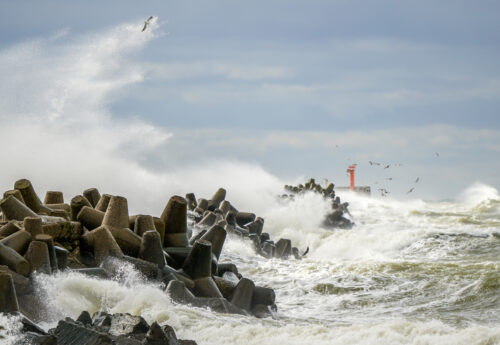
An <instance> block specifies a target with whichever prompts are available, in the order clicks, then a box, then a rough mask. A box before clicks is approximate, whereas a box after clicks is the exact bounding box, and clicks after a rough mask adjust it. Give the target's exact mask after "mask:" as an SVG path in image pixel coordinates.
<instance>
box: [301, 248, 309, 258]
mask: <svg viewBox="0 0 500 345" xmlns="http://www.w3.org/2000/svg"><path fill="white" fill-rule="evenodd" d="M307 253H309V247H307V248H306V251H305V252H304V253H303V254H302V257H304V256H306V255H307Z"/></svg>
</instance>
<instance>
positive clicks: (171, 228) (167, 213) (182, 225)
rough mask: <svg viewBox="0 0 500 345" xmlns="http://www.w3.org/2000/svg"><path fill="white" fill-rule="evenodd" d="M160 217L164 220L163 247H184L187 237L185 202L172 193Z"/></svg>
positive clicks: (186, 243)
mask: <svg viewBox="0 0 500 345" xmlns="http://www.w3.org/2000/svg"><path fill="white" fill-rule="evenodd" d="M160 219H161V220H163V221H164V222H165V242H164V243H163V246H164V247H185V246H187V245H188V239H187V202H186V199H184V198H183V197H181V196H178V195H174V196H172V197H171V198H170V200H168V203H167V205H166V206H165V209H164V210H163V212H162V214H161V216H160Z"/></svg>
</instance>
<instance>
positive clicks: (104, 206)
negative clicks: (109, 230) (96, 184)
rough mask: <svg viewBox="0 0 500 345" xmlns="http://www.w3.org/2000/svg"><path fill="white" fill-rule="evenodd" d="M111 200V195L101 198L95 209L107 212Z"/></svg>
mask: <svg viewBox="0 0 500 345" xmlns="http://www.w3.org/2000/svg"><path fill="white" fill-rule="evenodd" d="M110 200H111V195H109V194H103V195H101V198H100V199H99V201H98V202H97V204H96V205H95V209H96V210H98V211H101V212H106V210H107V209H108V204H109V201H110Z"/></svg>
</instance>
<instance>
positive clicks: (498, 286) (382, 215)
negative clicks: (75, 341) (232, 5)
mask: <svg viewBox="0 0 500 345" xmlns="http://www.w3.org/2000/svg"><path fill="white" fill-rule="evenodd" d="M151 29H152V30H148V31H146V32H145V33H143V34H141V35H139V34H138V32H140V31H139V30H138V25H137V24H124V25H121V26H119V27H115V28H110V29H108V30H107V31H105V32H99V33H94V34H90V35H87V36H81V37H72V36H71V35H69V33H65V32H62V33H60V34H57V35H55V36H54V37H51V38H49V39H39V40H35V41H32V42H27V43H24V44H21V45H18V46H14V47H12V48H10V49H9V50H6V51H0V72H1V74H2V75H5V76H8V78H2V79H1V80H0V92H1V94H2V96H3V97H1V100H0V136H1V137H2V138H3V140H4V143H9V144H10V145H12V148H13V149H11V150H4V151H3V155H2V158H3V164H4V166H5V167H8V168H5V169H2V170H1V171H0V177H1V178H0V181H1V182H0V184H1V187H2V188H3V189H4V190H7V189H10V188H12V185H13V183H14V181H15V180H17V179H19V178H22V177H26V178H29V179H31V180H32V182H33V184H34V186H35V188H36V189H37V191H38V192H39V193H40V194H42V193H43V192H44V191H46V190H62V191H64V192H65V198H66V201H68V200H69V198H71V197H72V196H74V195H76V194H79V193H81V191H83V190H84V189H85V188H88V187H93V186H95V187H98V188H99V190H100V191H101V192H103V193H110V194H120V195H124V196H126V197H127V198H128V200H129V208H130V212H131V214H134V213H139V212H140V213H151V214H154V215H158V214H159V213H160V212H161V210H162V209H163V207H164V206H165V204H166V202H167V200H168V198H169V197H170V196H171V195H173V194H180V195H183V194H185V193H186V192H191V191H192V192H195V193H196V195H197V197H205V198H208V197H210V196H211V195H212V193H213V192H214V191H215V190H216V189H217V188H218V187H224V188H226V190H227V191H228V193H227V199H228V200H230V201H231V202H232V203H233V204H234V205H235V206H236V207H238V208H239V209H240V210H244V211H252V212H255V213H257V215H259V216H261V217H263V218H265V227H264V229H265V231H266V232H269V233H270V235H271V237H272V238H274V239H278V238H280V237H286V238H290V239H291V240H292V242H293V244H294V245H295V246H297V247H298V248H299V249H300V250H301V251H303V250H305V249H306V248H307V247H310V253H309V255H308V256H307V257H306V258H305V259H303V260H301V261H296V260H293V259H292V260H288V261H283V260H275V259H272V260H267V259H264V258H261V257H258V256H256V255H255V253H254V252H253V250H252V249H251V248H250V246H249V245H248V243H244V242H242V241H241V240H240V239H237V238H233V237H229V238H228V240H227V242H226V245H225V247H224V251H223V254H222V260H223V261H231V262H234V263H235V264H236V265H237V266H238V268H239V269H240V272H241V273H242V274H243V275H244V276H247V277H249V278H251V279H252V280H254V281H255V282H256V284H258V285H263V286H269V287H273V288H274V289H275V290H276V294H277V303H278V308H279V312H278V318H277V319H276V320H271V319H263V320H259V319H255V318H247V317H242V316H235V315H221V314H215V313H213V312H211V311H209V310H204V309H198V308H191V307H188V306H182V305H176V304H174V303H172V302H171V301H170V300H169V298H168V297H167V296H166V295H165V294H164V293H163V291H162V287H161V286H156V285H152V284H145V283H144V282H143V280H142V279H141V277H140V276H138V273H137V272H134V271H133V270H132V269H130V268H127V267H125V268H124V270H123V274H122V275H121V276H120V277H119V278H117V279H116V280H99V279H92V278H88V277H85V276H82V275H79V274H76V273H59V274H57V275H54V276H43V275H40V276H38V277H37V278H36V281H37V287H38V291H39V293H40V294H43V295H44V296H45V297H46V300H47V302H48V303H47V304H48V308H49V314H48V315H47V322H46V324H44V327H46V328H49V327H51V326H54V323H55V322H56V321H57V320H58V319H61V318H63V317H65V316H70V317H77V316H78V314H79V313H80V312H81V311H82V310H88V311H90V312H91V313H92V312H95V311H97V310H106V311H110V312H129V313H132V314H137V315H142V316H143V317H145V318H146V320H147V321H148V322H151V321H153V320H157V321H159V322H161V323H168V324H170V325H172V326H173V327H174V328H175V330H176V332H177V334H178V336H179V337H180V338H192V339H195V340H197V341H198V343H199V344H260V345H262V344H278V343H282V344H304V343H308V344H347V343H349V344H467V345H470V344H497V343H500V256H499V255H498V252H499V250H500V235H499V234H500V197H499V194H498V191H497V190H496V189H495V188H494V187H492V186H488V185H484V184H481V183H479V182H478V183H476V184H474V185H472V186H470V187H469V188H467V189H466V190H464V192H463V193H462V195H460V196H459V197H458V198H457V199H456V200H454V201H425V200H420V199H412V200H398V199H394V198H378V197H364V196H360V195H356V194H352V193H349V192H346V193H341V194H340V195H341V197H342V199H343V201H348V202H349V204H350V206H349V209H350V212H351V214H352V220H353V221H354V222H355V223H356V226H355V227H354V228H353V229H351V230H338V229H337V230H333V231H332V230H329V229H324V228H323V227H322V219H323V217H324V215H325V214H326V213H327V212H328V211H329V208H330V205H329V204H328V203H327V202H326V201H325V200H323V199H322V198H321V197H320V196H318V195H315V194H304V195H301V196H298V197H297V198H296V199H295V200H294V201H290V202H285V201H283V200H281V199H279V198H278V197H277V195H279V194H282V193H283V190H282V186H283V185H284V181H282V180H281V179H280V178H278V177H276V176H273V175H272V174H270V173H268V172H267V171H265V170H264V169H263V168H261V167H260V166H258V165H256V164H252V163H247V162H239V161H228V160H220V159H212V158H210V159H206V160H204V159H201V158H200V159H198V160H197V161H196V163H190V164H186V163H184V164H170V165H169V168H168V169H162V165H161V164H160V163H158V165H155V164H154V163H155V162H161V161H162V160H163V159H167V160H168V157H167V158H165V157H162V155H163V154H164V152H165V151H164V147H165V145H168V144H169V141H171V140H175V133H172V132H171V131H169V130H168V129H165V128H159V127H155V126H153V125H151V124H148V123H146V122H144V121H142V120H139V119H123V118H117V117H115V116H114V115H113V114H111V113H110V112H109V111H108V106H109V103H110V102H112V100H113V98H114V97H116V96H117V94H118V93H119V92H120V90H121V89H122V88H125V87H127V86H129V85H131V84H133V83H137V82H140V81H142V80H143V79H144V76H145V75H146V70H145V69H144V67H143V66H140V65H138V64H136V63H134V61H133V60H131V59H130V58H129V56H130V55H131V54H133V53H134V52H137V51H138V50H140V49H144V47H146V46H147V44H148V42H150V41H151V40H152V39H154V37H155V36H156V35H159V34H160V33H159V29H158V25H157V24H156V23H153V24H152V25H151ZM7 71H9V73H7ZM12 71H13V72H15V73H12ZM42 195H43V194H42ZM7 322H10V321H9V320H2V323H1V324H4V323H7ZM11 339H12V338H11ZM12 343H13V344H14V343H15V341H14V340H12Z"/></svg>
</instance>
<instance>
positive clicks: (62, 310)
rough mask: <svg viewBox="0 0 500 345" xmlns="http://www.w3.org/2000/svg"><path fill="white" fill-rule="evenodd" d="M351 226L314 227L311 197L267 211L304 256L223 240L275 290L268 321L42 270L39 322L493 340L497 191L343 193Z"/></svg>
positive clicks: (248, 272)
mask: <svg viewBox="0 0 500 345" xmlns="http://www.w3.org/2000/svg"><path fill="white" fill-rule="evenodd" d="M342 197H343V199H344V200H348V201H349V202H350V211H351V214H352V219H353V220H354V221H355V222H356V226H355V227H354V228H353V229H351V230H333V231H332V230H328V229H322V228H321V226H320V225H319V223H320V222H319V221H318V220H319V219H320V218H321V216H322V212H325V211H326V210H327V208H328V204H327V203H325V202H324V200H322V198H320V197H319V196H317V195H314V194H308V195H305V196H303V197H300V198H298V199H297V200H296V201H294V202H291V203H281V202H279V201H276V203H275V204H274V207H273V209H270V210H269V211H268V213H267V214H265V215H264V217H265V219H266V223H265V227H264V229H265V231H268V232H269V233H270V234H271V237H272V238H275V239H276V238H279V237H281V236H282V237H289V238H291V239H292V241H293V243H294V244H295V245H297V246H298V247H299V248H301V250H303V249H305V248H306V247H307V246H309V247H310V252H309V254H308V255H307V257H306V258H305V259H303V260H300V261H297V260H294V259H290V260H279V259H272V260H267V259H264V258H261V257H259V256H257V255H255V253H254V252H253V250H252V249H251V247H250V245H249V243H247V242H244V241H242V240H240V239H237V238H233V237H229V238H228V240H227V242H226V245H225V247H224V251H223V255H222V257H221V260H222V261H230V262H234V263H235V264H236V265H237V266H238V268H239V270H240V272H241V273H242V274H243V275H244V276H246V277H248V278H251V279H253V280H254V281H255V283H256V284H258V285H263V286H269V287H272V288H274V289H275V291H276V296H277V304H278V308H279V311H278V313H277V317H276V319H271V318H268V319H256V318H253V317H244V316H239V315H227V314H217V313H214V312H212V311H210V310H207V309H201V308H193V307H189V306H184V305H177V304H173V303H172V302H171V301H170V300H169V298H168V297H167V296H166V295H165V294H164V293H163V291H162V287H161V286H155V285H151V284H144V281H143V280H142V278H141V277H140V275H139V274H138V273H137V272H134V271H133V270H132V269H130V268H127V267H124V269H123V272H122V274H121V275H120V277H119V278H117V279H115V280H99V279H93V278H88V277H84V276H81V275H79V274H75V273H60V274H58V275H56V276H39V277H37V283H38V288H39V291H40V293H42V294H44V295H45V300H46V301H47V305H48V306H49V307H48V308H49V309H48V310H49V313H48V315H47V322H46V323H44V324H43V326H44V327H46V328H49V327H52V326H54V325H55V323H56V322H57V320H58V319H61V318H63V317H65V316H70V317H73V318H75V317H77V316H78V315H79V313H80V312H81V311H82V310H89V311H90V312H91V313H92V312H95V311H97V310H107V311H109V312H128V313H132V314H135V315H142V316H143V317H144V318H146V320H147V321H148V322H152V321H154V320H156V321H159V322H161V323H168V324H170V325H171V326H173V327H174V329H175V330H176V332H177V334H178V336H179V337H180V338H188V339H194V340H196V341H197V342H198V343H199V344H200V345H201V344H259V345H263V344H279V343H281V344H304V343H306V344H467V345H471V344H500V255H499V251H500V197H499V195H498V192H497V190H495V189H494V188H492V187H490V186H486V185H482V184H475V185H473V186H471V187H470V188H469V189H467V190H466V191H464V193H463V195H462V196H461V197H460V198H459V200H456V201H438V202H429V201H423V200H418V199H415V200H406V201H400V200H395V199H390V198H375V197H374V198H370V197H362V196H358V195H354V194H350V193H347V194H344V195H343V196H342Z"/></svg>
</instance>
